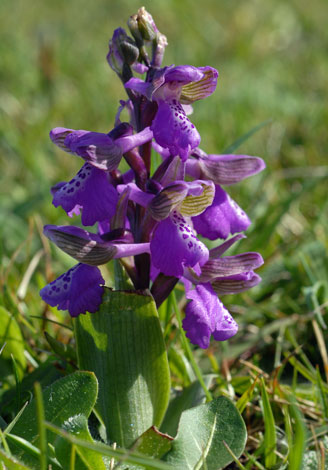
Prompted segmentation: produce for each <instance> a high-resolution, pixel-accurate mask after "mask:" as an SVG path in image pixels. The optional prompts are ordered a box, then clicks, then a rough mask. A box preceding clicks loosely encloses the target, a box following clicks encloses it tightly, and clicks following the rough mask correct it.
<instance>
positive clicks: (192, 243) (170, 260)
mask: <svg viewBox="0 0 328 470" xmlns="http://www.w3.org/2000/svg"><path fill="white" fill-rule="evenodd" d="M150 250H151V255H152V262H153V264H154V266H155V267H156V268H158V269H160V270H161V272H163V273H164V274H166V275H167V276H176V277H180V276H182V274H183V270H184V267H186V266H191V267H192V266H194V265H195V264H196V263H200V264H204V263H205V262H206V261H207V259H208V249H207V248H206V246H205V245H204V244H203V243H202V242H201V241H199V240H198V239H197V238H196V236H195V235H194V233H193V230H192V229H191V227H190V226H189V225H188V224H187V222H186V220H185V219H184V218H183V217H182V216H181V215H180V214H178V213H177V212H176V211H173V213H172V214H171V216H170V217H168V218H167V219H165V220H163V221H162V222H160V223H159V224H158V225H157V227H156V229H155V231H154V234H153V238H152V240H151V242H150Z"/></svg>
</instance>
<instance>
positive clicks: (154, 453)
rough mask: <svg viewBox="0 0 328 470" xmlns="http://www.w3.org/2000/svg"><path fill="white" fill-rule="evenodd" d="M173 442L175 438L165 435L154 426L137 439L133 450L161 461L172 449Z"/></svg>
mask: <svg viewBox="0 0 328 470" xmlns="http://www.w3.org/2000/svg"><path fill="white" fill-rule="evenodd" d="M172 441H173V437H171V436H169V435H167V434H163V433H162V432H160V431H159V430H158V429H156V428H155V426H153V427H151V428H150V429H147V431H146V432H144V433H143V434H142V435H141V436H140V437H139V438H138V439H137V441H136V443H135V444H134V446H133V449H132V450H133V451H136V452H140V453H141V454H145V455H149V456H151V457H154V458H156V459H160V458H162V457H163V456H164V455H165V454H167V453H168V451H169V450H170V449H171V447H172Z"/></svg>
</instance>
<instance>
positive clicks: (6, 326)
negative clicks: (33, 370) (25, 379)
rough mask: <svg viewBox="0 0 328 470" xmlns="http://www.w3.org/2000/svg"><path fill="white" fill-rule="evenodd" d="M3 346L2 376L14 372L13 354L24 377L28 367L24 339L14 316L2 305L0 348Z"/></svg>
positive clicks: (0, 311)
mask: <svg viewBox="0 0 328 470" xmlns="http://www.w3.org/2000/svg"><path fill="white" fill-rule="evenodd" d="M3 346H4V348H3V350H2V353H1V355H0V369H1V378H4V376H5V375H7V374H12V373H13V368H12V360H11V354H12V355H13V357H14V359H15V363H16V365H17V372H18V374H19V377H20V378H22V376H23V373H24V369H25V367H26V359H25V356H24V339H23V336H22V333H21V330H20V328H19V326H18V323H17V322H16V320H15V318H14V316H13V315H11V314H10V313H9V312H8V311H7V310H6V309H5V308H3V307H0V349H1V348H2V347H3Z"/></svg>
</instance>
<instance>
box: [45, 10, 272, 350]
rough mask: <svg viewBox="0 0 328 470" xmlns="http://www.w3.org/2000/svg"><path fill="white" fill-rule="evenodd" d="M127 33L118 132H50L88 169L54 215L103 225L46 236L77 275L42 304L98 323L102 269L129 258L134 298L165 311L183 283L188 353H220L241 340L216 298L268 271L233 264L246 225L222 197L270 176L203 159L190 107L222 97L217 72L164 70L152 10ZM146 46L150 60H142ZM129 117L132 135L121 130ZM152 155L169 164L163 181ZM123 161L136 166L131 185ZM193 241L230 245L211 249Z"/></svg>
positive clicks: (119, 46) (237, 163)
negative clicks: (218, 345) (217, 348)
mask: <svg viewBox="0 0 328 470" xmlns="http://www.w3.org/2000/svg"><path fill="white" fill-rule="evenodd" d="M128 26H129V29H130V31H131V33H132V36H133V39H132V38H130V37H129V36H128V35H127V34H126V32H125V31H124V30H123V29H122V28H118V29H117V30H115V32H114V35H113V37H112V39H111V41H110V47H109V53H108V56H107V60H108V63H109V65H110V66H111V68H112V69H113V70H114V71H115V72H116V73H117V74H118V75H119V77H120V78H121V80H122V81H123V83H125V88H126V91H127V94H128V97H129V99H128V100H127V101H123V100H121V101H120V106H119V109H118V111H117V114H116V117H115V127H114V129H113V130H112V131H111V132H109V133H108V134H105V133H98V132H89V131H86V130H73V129H66V128H55V129H53V130H52V131H51V132H50V137H51V139H52V141H53V142H54V143H55V144H56V145H57V146H58V147H59V148H61V149H62V150H64V151H66V152H68V153H71V154H74V155H77V156H79V157H81V158H83V159H84V160H85V163H84V165H83V166H82V168H81V169H80V170H79V172H78V173H77V175H76V176H75V177H74V178H73V179H71V180H70V181H69V182H61V183H58V184H57V185H55V186H54V187H53V188H52V190H51V192H52V195H53V204H54V206H55V207H58V206H61V207H63V209H64V210H65V211H66V213H67V214H68V216H70V217H72V216H73V215H74V214H76V215H79V214H80V213H81V222H82V224H83V225H85V226H86V225H90V226H92V225H94V224H97V226H98V231H97V233H92V232H88V231H86V230H84V229H82V228H79V227H72V226H56V225H46V226H45V228H44V233H45V235H46V236H47V237H48V238H49V239H50V240H52V241H53V242H54V243H55V244H56V245H57V246H58V247H59V248H60V249H61V250H63V251H64V252H65V253H67V254H69V255H70V256H72V257H73V258H74V259H76V260H77V261H78V263H79V264H77V265H76V266H75V267H73V268H71V269H70V270H69V271H67V272H66V273H64V274H62V275H61V276H60V277H59V278H58V279H56V280H55V281H53V282H51V283H50V284H48V285H47V286H45V287H44V288H43V289H42V290H41V296H42V298H43V299H44V300H45V301H46V302H48V303H49V304H50V305H52V306H57V307H58V308H59V309H68V311H69V313H70V315H71V316H73V317H76V316H78V315H79V314H80V313H86V312H91V313H92V312H96V311H97V310H98V309H99V306H100V305H101V302H102V296H103V292H104V279H103V278H102V275H101V272H100V270H99V269H98V266H100V265H102V264H105V263H107V262H109V261H111V260H112V259H122V258H125V259H124V260H122V261H121V263H122V264H123V265H124V268H125V270H126V272H127V273H128V275H129V276H130V279H131V280H132V282H133V284H134V286H135V288H136V289H145V288H147V289H148V288H150V287H151V292H152V294H153V296H154V299H155V301H156V303H157V305H160V304H161V302H163V301H164V300H165V299H166V298H167V296H168V295H169V293H170V292H171V291H172V289H173V288H174V286H175V285H176V283H177V282H178V281H182V282H183V283H184V285H185V289H186V298H187V299H188V300H189V302H188V304H187V306H186V310H185V313H186V315H185V318H184V320H183V327H184V329H185V330H186V335H187V337H188V338H189V339H190V341H191V342H192V343H194V344H197V345H199V346H200V347H201V348H207V347H208V346H209V343H210V339H211V337H213V338H214V339H215V340H218V341H224V340H226V339H228V338H231V337H232V336H234V335H235V334H236V332H237V330H238V326H237V323H236V322H235V321H234V319H233V318H232V317H231V315H230V313H229V312H228V310H227V309H226V307H225V306H224V305H223V304H222V302H221V300H220V299H219V298H218V296H221V295H225V294H231V293H237V292H242V291H244V290H246V289H249V288H251V287H253V286H255V285H257V284H258V283H259V282H260V277H259V276H258V275H257V274H256V273H255V270H256V269H257V268H258V267H259V266H261V265H262V263H263V259H262V257H261V256H260V255H259V254H258V253H253V252H250V253H242V254H238V255H235V256H226V255H225V252H226V250H227V249H228V248H229V247H231V246H232V245H233V244H234V243H235V242H236V241H237V240H240V239H241V238H243V237H244V235H242V233H241V232H243V231H244V230H246V229H247V228H248V226H249V224H250V220H249V218H248V216H247V215H246V213H245V212H244V211H243V210H242V209H241V208H240V207H239V206H238V205H237V203H236V202H235V201H233V200H232V199H231V198H230V196H229V195H228V194H227V193H226V192H225V191H224V190H223V189H222V187H221V186H222V185H231V184H235V183H237V182H239V181H241V180H243V179H244V178H247V177H249V176H251V175H254V174H256V173H258V172H259V171H261V170H263V168H264V167H265V164H264V162H263V160H262V159H260V158H258V157H250V156H248V155H234V154H233V155H211V154H210V155H207V154H206V153H205V152H204V151H202V150H201V149H200V148H199V147H198V146H199V144H200V140H201V139H200V135H199V133H198V131H197V129H196V128H195V126H194V124H192V122H191V121H190V120H189V118H188V117H187V116H188V115H189V114H191V112H192V106H191V104H192V103H193V102H194V101H197V100H200V99H203V98H206V97H207V96H210V95H211V94H212V93H213V92H214V91H215V89H216V86H217V79H218V72H217V70H215V69H214V68H212V67H193V66H190V65H180V66H177V67H176V66H174V65H171V66H169V67H164V68H161V63H162V59H163V54H164V50H165V47H166V45H167V41H166V38H165V36H164V35H162V34H161V33H160V32H159V31H158V29H157V27H156V25H155V23H154V21H153V19H152V17H151V16H150V15H149V14H148V13H147V12H146V10H145V9H144V8H141V9H139V11H138V14H137V15H134V16H131V17H130V20H129V22H128ZM150 42H151V48H152V57H151V58H150V57H149V56H148V52H147V50H146V48H145V43H146V44H148V45H150ZM134 71H136V72H137V73H146V74H147V75H146V79H145V81H144V80H141V79H140V78H135V77H133V75H132V74H133V72H134ZM123 109H125V111H127V112H128V115H129V120H130V121H129V123H126V122H121V113H122V111H123ZM152 148H153V149H155V150H156V152H158V153H159V154H160V155H161V157H162V161H161V163H160V164H159V166H158V167H157V168H155V169H153V165H152V163H153V162H151V150H152ZM122 157H124V159H125V161H126V163H127V164H128V165H129V166H130V170H128V171H126V172H125V173H123V174H122V173H121V171H120V170H119V169H118V167H119V165H120V162H121V160H122ZM150 174H151V176H150ZM186 180H187V181H186ZM235 233H238V235H235V236H233V237H231V238H229V235H233V234H235ZM197 234H198V235H201V236H203V237H205V238H207V239H210V240H216V239H218V238H221V239H224V240H226V241H225V242H224V243H222V244H220V245H219V246H217V247H216V248H213V249H209V248H208V247H207V246H206V244H205V243H204V242H203V241H202V240H200V239H199V238H198V235H197ZM132 257H134V259H133V258H132ZM150 280H151V281H152V284H151V283H150Z"/></svg>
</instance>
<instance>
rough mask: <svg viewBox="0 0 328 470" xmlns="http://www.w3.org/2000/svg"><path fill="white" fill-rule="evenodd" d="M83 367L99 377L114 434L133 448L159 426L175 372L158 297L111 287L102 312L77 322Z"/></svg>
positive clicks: (102, 407) (101, 407)
mask: <svg viewBox="0 0 328 470" xmlns="http://www.w3.org/2000/svg"><path fill="white" fill-rule="evenodd" d="M74 323H75V336H76V341H77V351H78V359H79V366H80V368H82V369H85V370H91V371H93V372H95V374H96V376H97V378H98V380H99V396H98V401H97V409H98V411H99V413H100V415H101V417H102V419H103V420H104V423H105V425H106V428H107V435H108V438H109V439H110V440H111V441H113V442H116V443H117V444H118V445H119V446H121V447H125V448H128V447H130V446H131V445H132V444H133V442H134V441H135V440H136V439H137V438H138V437H139V436H140V435H141V434H142V433H143V432H145V431H146V430H147V429H149V428H150V427H151V426H153V425H155V426H159V425H160V423H161V421H162V419H163V416H164V413H165V410H166V407H167V403H168V399H169V391H170V375H169V368H168V361H167V355H166V351H165V344H164V340H163V334H162V330H161V326H160V322H159V319H158V314H157V310H156V307H155V303H154V301H153V299H152V297H151V296H150V295H148V294H142V293H140V292H135V291H110V290H107V294H106V296H105V298H104V301H103V304H102V305H101V307H100V310H99V312H97V313H92V314H86V315H80V316H79V317H78V318H77V319H76V320H75V322H74Z"/></svg>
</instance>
